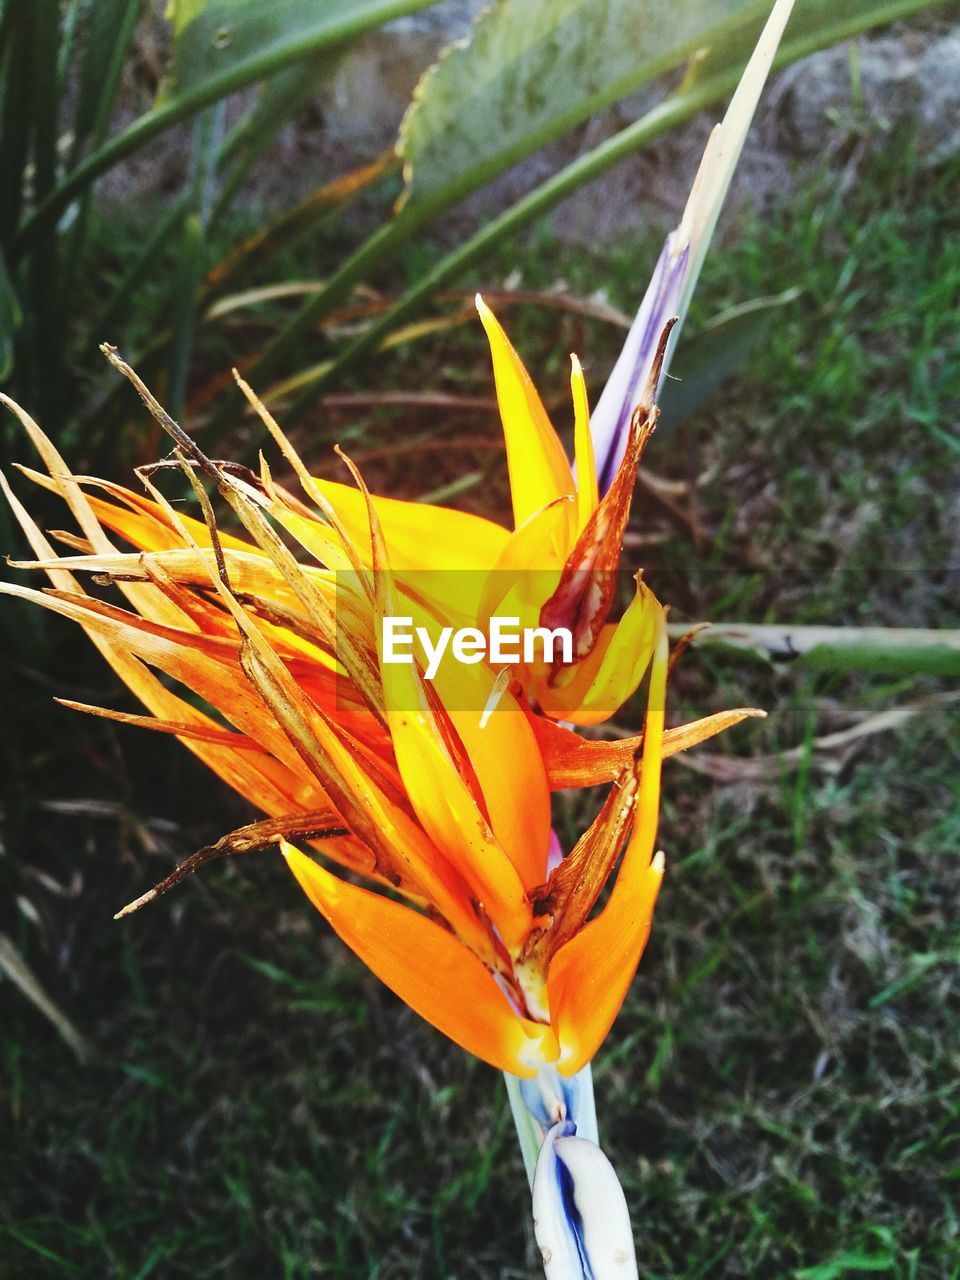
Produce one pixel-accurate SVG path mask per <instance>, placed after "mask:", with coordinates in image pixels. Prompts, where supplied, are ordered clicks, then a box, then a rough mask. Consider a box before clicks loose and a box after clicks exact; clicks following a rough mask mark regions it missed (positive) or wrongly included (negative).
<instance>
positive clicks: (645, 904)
mask: <svg viewBox="0 0 960 1280" xmlns="http://www.w3.org/2000/svg"><path fill="white" fill-rule="evenodd" d="M667 656H668V646H667V635H666V627H665V626H664V625H663V623H661V625H660V631H659V637H658V639H657V645H656V654H655V657H654V661H653V666H652V669H651V673H650V696H649V701H648V703H647V718H646V721H645V727H644V744H643V757H642V760H641V764H640V785H639V793H638V796H637V808H636V818H635V820H634V827H633V833H632V835H631V837H630V841H629V843H628V845H627V848H626V851H625V853H624V855H623V860H622V862H621V864H620V871H619V874H618V875H617V879H616V883H615V884H614V886H613V890H612V891H611V894H610V898H609V900H608V902H607V905H606V906H605V907H604V909H603V911H602V912H601V913H600V915H599V916H597V917H595V918H594V919H593V920H591V921H589V922H588V923H587V924H586V925H584V927H583V928H582V929H581V930H580V932H579V933H578V934H577V935H576V936H575V937H574V938H572V939H571V940H570V941H569V942H568V943H566V945H565V946H563V947H561V948H560V950H559V951H558V952H557V954H556V955H555V956H554V958H553V961H552V962H551V965H550V969H549V972H548V974H547V993H548V997H549V1001H550V1020H551V1023H552V1024H553V1026H554V1028H555V1029H556V1032H557V1037H558V1039H559V1041H560V1060H559V1063H558V1066H559V1069H560V1071H561V1072H562V1074H563V1075H573V1074H575V1073H576V1072H577V1071H579V1070H580V1068H581V1067H582V1066H584V1065H585V1064H586V1063H588V1062H589V1061H590V1059H591V1058H592V1057H593V1055H594V1054H595V1053H596V1051H597V1049H599V1047H600V1045H601V1043H602V1042H603V1040H604V1038H605V1037H606V1034H607V1032H608V1031H609V1030H610V1027H611V1026H612V1024H613V1020H614V1018H615V1017H616V1016H617V1013H618V1011H619V1009H620V1006H621V1004H622V1003H623V999H624V996H625V995H626V993H627V989H628V987H629V986H630V983H631V981H632V979H633V974H634V971H635V969H636V967H637V964H638V963H639V961H640V957H641V955H642V954H643V949H644V947H645V946H646V942H647V937H648V936H649V933H650V921H651V918H652V916H653V906H654V903H655V902H656V898H657V892H658V890H659V888H660V882H661V880H662V879H663V859H662V857H661V856H660V855H658V856H657V857H656V858H654V859H653V861H652V862H651V854H652V853H653V848H654V842H655V840H656V836H657V819H658V810H659V802H660V766H661V761H662V746H663V744H662V739H663V717H664V701H665V696H666V683H667Z"/></svg>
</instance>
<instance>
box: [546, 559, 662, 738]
mask: <svg viewBox="0 0 960 1280" xmlns="http://www.w3.org/2000/svg"><path fill="white" fill-rule="evenodd" d="M662 617H663V610H662V608H661V607H660V604H659V603H658V601H657V599H656V597H655V596H654V594H653V592H652V591H649V590H648V589H647V587H645V586H644V584H643V583H642V582H641V581H638V582H637V591H636V595H635V596H634V598H633V600H632V601H631V602H630V604H629V606H628V607H627V610H626V612H625V613H624V615H623V617H622V618H621V619H620V621H619V622H618V623H616V624H608V625H607V626H605V627H604V628H603V630H602V632H601V633H600V640H599V641H598V643H597V644H596V646H595V648H594V650H593V652H592V653H591V654H590V656H589V658H587V659H586V660H585V661H583V662H581V663H578V664H577V666H576V667H573V668H571V669H570V675H569V677H567V679H566V680H561V681H558V682H556V683H555V684H554V685H553V687H551V686H550V685H549V683H547V682H545V681H542V682H540V683H539V684H538V685H537V690H536V693H537V699H538V701H539V703H540V706H541V707H542V708H543V711H544V713H545V714H546V715H548V716H550V717H551V718H552V719H554V720H567V721H569V722H570V723H571V724H579V725H590V724H600V723H601V722H602V721H604V720H609V719H610V717H611V716H612V715H613V714H614V713H615V712H616V711H617V710H618V708H619V707H621V706H622V705H623V703H624V702H626V700H627V698H629V697H630V695H631V694H632V693H633V692H634V690H635V689H636V688H637V685H638V684H639V683H640V681H641V680H642V679H643V674H644V672H645V671H646V669H647V667H648V665H649V663H650V658H651V655H652V653H653V647H654V643H655V640H656V634H657V628H658V626H659V625H660V622H661V620H662Z"/></svg>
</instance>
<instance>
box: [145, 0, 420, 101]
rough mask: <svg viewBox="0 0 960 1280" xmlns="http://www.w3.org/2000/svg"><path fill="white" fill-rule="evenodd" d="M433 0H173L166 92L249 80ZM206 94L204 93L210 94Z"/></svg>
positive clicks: (173, 95) (172, 95) (185, 91)
mask: <svg viewBox="0 0 960 1280" xmlns="http://www.w3.org/2000/svg"><path fill="white" fill-rule="evenodd" d="M432 3H434V0H350V3H349V4H344V2H343V0H176V3H175V5H174V9H173V38H174V59H173V72H172V75H171V78H170V83H169V86H168V88H167V91H166V93H165V95H164V97H165V98H177V97H182V96H184V95H189V94H193V93H196V92H197V91H198V90H199V91H203V90H204V89H205V88H206V87H207V86H209V85H211V84H222V83H227V82H228V83H230V84H231V85H233V86H236V84H237V82H238V81H239V82H240V83H243V84H249V83H250V81H252V80H258V79H260V77H261V76H262V75H263V74H264V72H265V69H266V70H268V71H273V70H277V69H278V68H280V67H284V66H289V65H290V63H291V62H292V61H294V60H296V59H297V58H300V57H304V56H306V55H307V54H308V53H314V52H316V51H317V50H319V49H322V48H325V47H326V46H328V45H331V44H336V43H337V42H339V41H341V40H345V39H347V38H348V37H349V36H352V35H356V34H357V33H358V32H360V31H363V30H365V29H367V28H369V27H375V26H379V25H380V24H381V23H383V22H388V21H389V20H390V19H391V18H396V17H399V16H400V15H401V14H406V13H413V12H415V11H416V10H417V9H425V8H427V7H428V6H429V5H430V4H432ZM208 100H209V99H208Z"/></svg>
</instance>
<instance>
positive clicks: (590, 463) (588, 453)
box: [570, 355, 600, 533]
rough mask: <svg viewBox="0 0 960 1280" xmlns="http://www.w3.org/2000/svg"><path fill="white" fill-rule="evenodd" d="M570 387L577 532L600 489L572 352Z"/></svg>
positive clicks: (587, 408)
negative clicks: (575, 467) (575, 475)
mask: <svg viewBox="0 0 960 1280" xmlns="http://www.w3.org/2000/svg"><path fill="white" fill-rule="evenodd" d="M570 390H571V391H572V393H573V423H574V425H573V447H574V457H575V458H576V460H577V532H578V533H582V532H583V530H584V529H585V528H586V525H587V521H588V520H589V519H590V517H591V516H592V515H593V513H594V511H596V509H597V503H598V502H599V501H600V490H599V488H598V485H597V463H596V459H595V458H594V454H593V436H592V435H591V434H590V405H589V402H588V400H587V384H586V382H585V381H584V378H583V368H582V367H581V365H580V361H579V360H578V359H577V357H576V356H575V355H572V356H571V357H570Z"/></svg>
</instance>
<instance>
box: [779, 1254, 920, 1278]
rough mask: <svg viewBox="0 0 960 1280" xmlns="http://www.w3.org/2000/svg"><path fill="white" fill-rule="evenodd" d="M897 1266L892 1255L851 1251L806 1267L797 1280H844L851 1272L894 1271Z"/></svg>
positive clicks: (799, 1273)
mask: <svg viewBox="0 0 960 1280" xmlns="http://www.w3.org/2000/svg"><path fill="white" fill-rule="evenodd" d="M896 1265H897V1260H896V1257H895V1256H894V1255H893V1254H892V1253H867V1252H866V1250H864V1249H851V1250H850V1252H849V1253H845V1254H843V1256H842V1257H839V1258H834V1259H833V1260H832V1261H831V1262H824V1263H821V1264H820V1265H819V1266H816V1267H805V1268H804V1269H803V1271H798V1272H797V1280H843V1277H844V1276H847V1275H849V1274H850V1273H851V1271H892V1270H893V1269H894V1267H895V1266H896Z"/></svg>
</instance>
